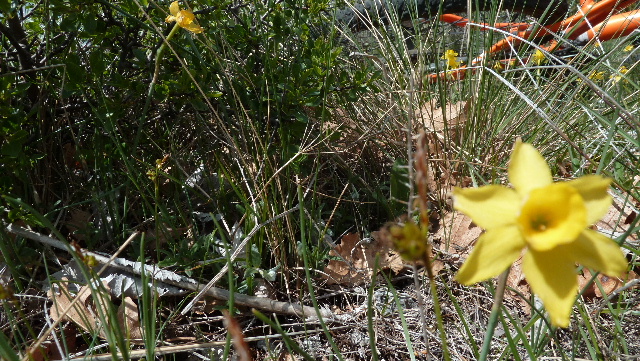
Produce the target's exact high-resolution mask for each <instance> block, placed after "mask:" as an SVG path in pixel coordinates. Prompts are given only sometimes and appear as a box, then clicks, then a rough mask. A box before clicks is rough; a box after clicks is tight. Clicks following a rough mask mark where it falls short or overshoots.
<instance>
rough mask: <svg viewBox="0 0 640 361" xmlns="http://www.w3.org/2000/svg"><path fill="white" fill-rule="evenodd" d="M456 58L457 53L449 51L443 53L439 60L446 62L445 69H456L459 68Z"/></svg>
mask: <svg viewBox="0 0 640 361" xmlns="http://www.w3.org/2000/svg"><path fill="white" fill-rule="evenodd" d="M457 56H458V53H456V52H455V51H454V50H451V49H449V50H447V51H445V52H444V55H443V56H442V57H441V59H446V60H447V69H451V68H457V67H459V66H460V62H459V61H458V58H457Z"/></svg>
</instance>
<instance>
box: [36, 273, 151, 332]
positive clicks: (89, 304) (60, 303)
mask: <svg viewBox="0 0 640 361" xmlns="http://www.w3.org/2000/svg"><path fill="white" fill-rule="evenodd" d="M105 287H108V286H107V285H106V284H105ZM58 291H59V293H58V292H54V288H53V287H52V288H50V289H49V291H48V292H47V296H48V297H49V299H51V300H52V301H53V305H52V306H51V308H50V309H49V314H50V315H51V318H52V319H53V320H54V321H58V320H60V319H61V318H62V317H64V319H66V320H68V321H71V322H73V323H74V324H76V325H78V326H79V327H80V328H82V329H83V330H84V331H85V332H87V333H89V334H92V335H95V334H98V335H99V336H100V337H101V338H103V339H106V333H105V329H104V327H105V326H104V325H105V324H111V323H112V321H115V322H117V324H118V326H119V327H120V329H121V330H125V332H126V333H127V336H128V337H129V338H130V341H131V342H132V343H134V344H142V343H143V341H142V330H141V328H140V319H139V316H138V307H137V306H136V304H135V303H134V302H133V300H132V299H131V298H129V297H125V298H124V299H123V302H122V305H121V306H120V308H119V309H118V313H117V317H118V319H117V320H109V319H108V318H109V315H110V313H109V312H108V310H109V308H110V307H113V303H112V302H111V299H110V297H109V295H108V294H107V293H103V292H91V289H90V288H89V286H83V287H82V288H80V290H79V291H78V293H77V294H76V295H75V296H73V295H72V294H71V292H70V291H69V287H68V282H67V280H65V279H63V280H62V281H61V282H59V283H58ZM76 298H78V301H77V302H76V303H75V304H74V305H73V307H72V308H70V307H71V304H72V302H73V301H74V299H76ZM69 308H70V309H69ZM67 309H69V311H68V312H67V313H66V314H64V316H63V313H64V311H65V310H67ZM105 318H106V319H105Z"/></svg>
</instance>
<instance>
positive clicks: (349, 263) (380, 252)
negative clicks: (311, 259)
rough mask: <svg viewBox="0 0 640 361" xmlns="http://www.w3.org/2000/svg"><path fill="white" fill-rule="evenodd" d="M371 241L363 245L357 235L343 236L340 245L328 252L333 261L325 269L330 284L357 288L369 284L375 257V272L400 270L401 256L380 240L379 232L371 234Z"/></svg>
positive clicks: (401, 266) (401, 264)
mask: <svg viewBox="0 0 640 361" xmlns="http://www.w3.org/2000/svg"><path fill="white" fill-rule="evenodd" d="M371 237H372V239H373V241H372V242H362V241H361V240H360V235H359V234H358V233H350V234H347V235H345V236H344V237H342V240H341V243H340V244H339V245H338V246H336V248H335V249H333V250H331V251H330V252H329V255H331V256H338V257H340V258H341V259H337V260H336V259H332V260H330V261H329V264H328V265H327V266H326V267H325V268H324V272H325V274H326V276H324V277H325V278H326V279H327V282H328V283H329V284H341V285H345V286H356V285H360V284H363V283H366V282H368V281H369V280H370V279H371V276H372V274H373V266H374V262H375V259H376V255H377V256H378V257H379V264H378V269H379V270H384V269H391V270H392V271H394V272H395V273H398V272H399V271H400V270H401V269H402V268H403V267H404V264H403V263H402V259H401V258H400V255H399V254H397V253H396V252H395V251H393V250H392V249H391V247H390V245H389V244H387V243H386V242H384V241H383V240H382V237H380V234H379V232H372V233H371Z"/></svg>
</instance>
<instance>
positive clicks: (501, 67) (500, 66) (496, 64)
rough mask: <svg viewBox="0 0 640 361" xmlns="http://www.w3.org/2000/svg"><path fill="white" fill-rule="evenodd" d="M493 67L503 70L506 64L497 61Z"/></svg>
mask: <svg viewBox="0 0 640 361" xmlns="http://www.w3.org/2000/svg"><path fill="white" fill-rule="evenodd" d="M493 69H494V70H498V71H500V70H503V69H504V65H502V63H501V62H500V61H496V62H495V64H493Z"/></svg>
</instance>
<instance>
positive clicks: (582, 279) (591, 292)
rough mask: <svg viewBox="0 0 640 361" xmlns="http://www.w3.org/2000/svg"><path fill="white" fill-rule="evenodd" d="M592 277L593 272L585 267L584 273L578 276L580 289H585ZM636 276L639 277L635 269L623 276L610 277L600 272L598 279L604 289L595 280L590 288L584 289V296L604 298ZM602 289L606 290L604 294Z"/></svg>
mask: <svg viewBox="0 0 640 361" xmlns="http://www.w3.org/2000/svg"><path fill="white" fill-rule="evenodd" d="M592 277H593V274H592V273H591V271H589V270H588V269H586V268H585V269H584V270H583V271H582V274H581V275H580V276H579V277H578V286H579V287H580V289H583V288H584V287H585V286H586V285H587V283H588V282H589V281H590V280H591V278H592ZM636 278H639V276H638V274H636V273H635V272H634V271H629V272H627V274H625V275H624V276H623V277H622V278H618V277H609V276H606V275H603V274H599V275H598V277H597V279H598V281H599V282H600V285H601V286H602V290H601V289H600V287H598V285H597V284H596V283H595V282H593V283H592V284H591V285H589V288H587V289H586V290H585V291H584V296H585V297H587V298H602V297H604V296H606V295H609V294H610V293H611V292H613V291H615V290H617V289H618V288H620V287H622V286H623V285H624V284H625V283H627V282H628V281H630V280H633V279H636ZM602 291H604V295H603V293H602Z"/></svg>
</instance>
